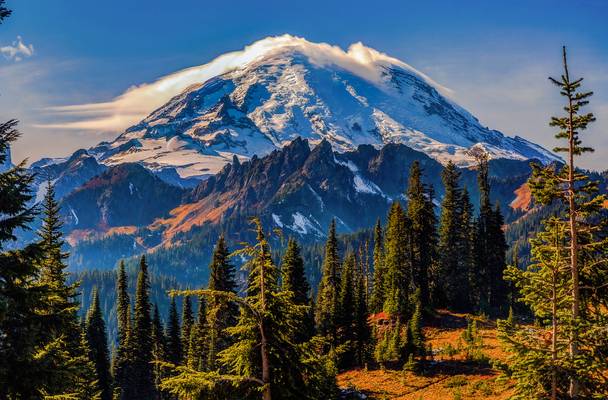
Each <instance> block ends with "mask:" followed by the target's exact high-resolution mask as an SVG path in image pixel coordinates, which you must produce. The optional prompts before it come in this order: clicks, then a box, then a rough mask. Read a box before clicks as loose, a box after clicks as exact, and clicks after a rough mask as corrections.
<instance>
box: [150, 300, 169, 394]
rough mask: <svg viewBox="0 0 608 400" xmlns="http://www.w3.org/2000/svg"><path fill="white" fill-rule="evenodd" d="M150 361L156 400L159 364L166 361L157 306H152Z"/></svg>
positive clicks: (159, 379) (164, 340) (163, 338)
mask: <svg viewBox="0 0 608 400" xmlns="http://www.w3.org/2000/svg"><path fill="white" fill-rule="evenodd" d="M152 360H153V361H155V364H154V386H155V387H156V391H157V393H156V394H157V396H156V399H161V398H162V396H161V393H160V389H159V387H160V384H161V380H162V370H161V366H160V364H159V362H162V361H166V360H167V339H166V338H165V330H164V328H163V323H162V321H161V319H160V312H159V311H158V306H157V305H156V304H155V305H154V316H153V317H152Z"/></svg>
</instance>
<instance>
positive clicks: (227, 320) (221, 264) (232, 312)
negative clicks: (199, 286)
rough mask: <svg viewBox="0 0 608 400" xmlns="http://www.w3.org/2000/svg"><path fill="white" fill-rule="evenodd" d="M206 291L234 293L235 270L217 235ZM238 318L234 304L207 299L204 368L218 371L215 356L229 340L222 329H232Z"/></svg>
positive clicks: (224, 244) (222, 240)
mask: <svg viewBox="0 0 608 400" xmlns="http://www.w3.org/2000/svg"><path fill="white" fill-rule="evenodd" d="M209 271H210V277H209V285H208V288H209V290H217V291H221V292H228V293H236V292H237V285H236V281H235V276H234V275H235V268H234V265H233V264H232V263H231V262H230V250H229V249H228V246H227V245H226V240H225V238H224V235H221V236H220V237H219V239H218V241H217V243H216V245H215V248H214V250H213V256H212V259H211V264H210V265H209ZM238 316H239V310H238V307H237V305H236V304H235V303H234V302H230V301H223V299H220V298H219V297H210V298H208V299H207V325H208V326H207V331H206V335H207V340H208V350H207V351H206V352H205V353H206V355H207V360H206V361H205V364H206V366H207V368H209V369H212V370H213V369H217V368H219V367H220V365H219V362H218V359H217V355H218V354H219V352H221V351H222V350H224V349H226V348H227V347H228V346H229V345H230V344H231V338H230V337H229V335H228V334H227V333H226V328H228V327H230V326H234V325H235V324H236V321H237V319H238Z"/></svg>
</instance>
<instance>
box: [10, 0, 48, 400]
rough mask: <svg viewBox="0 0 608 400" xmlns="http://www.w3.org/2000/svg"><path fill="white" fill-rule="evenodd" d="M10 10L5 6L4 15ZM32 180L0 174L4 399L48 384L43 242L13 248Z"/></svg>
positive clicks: (13, 172)
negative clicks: (40, 281)
mask: <svg viewBox="0 0 608 400" xmlns="http://www.w3.org/2000/svg"><path fill="white" fill-rule="evenodd" d="M7 13H8V10H6V9H0V17H5V16H7ZM16 125H17V121H15V120H11V121H8V122H5V123H1V124H0V164H3V163H4V162H5V161H6V158H7V152H8V151H9V146H10V144H11V143H12V142H14V141H15V140H16V139H17V138H18V137H19V132H18V131H17V129H16V128H15V126H16ZM32 181H33V177H32V175H30V174H29V173H28V172H27V170H26V169H25V164H24V163H20V164H19V165H17V166H14V167H11V168H9V169H8V170H5V171H3V172H0V337H1V338H2V342H1V345H0V398H35V397H36V396H38V395H39V393H38V391H39V389H40V388H41V385H42V383H43V382H41V381H40V379H41V378H40V375H39V374H38V370H37V367H36V363H37V362H36V361H35V359H34V356H35V354H34V352H35V348H36V345H37V344H39V343H38V334H39V333H40V331H39V329H38V326H39V325H38V315H37V310H38V309H39V308H40V307H45V304H44V301H43V298H42V295H41V293H40V290H39V288H38V287H37V286H38V285H36V282H35V280H36V278H37V275H38V269H37V268H36V265H38V261H39V260H40V257H41V249H40V244H39V243H33V244H30V245H27V246H25V247H23V248H12V249H10V250H7V247H9V246H11V244H10V243H9V242H12V241H14V240H16V236H15V232H16V231H17V230H19V229H27V226H28V224H29V223H30V222H31V221H32V219H33V218H34V210H33V209H32V208H31V207H30V206H29V202H30V200H31V199H32V195H31V193H30V191H29V189H28V188H29V187H30V184H31V183H32Z"/></svg>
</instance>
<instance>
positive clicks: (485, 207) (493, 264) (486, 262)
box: [472, 151, 507, 313]
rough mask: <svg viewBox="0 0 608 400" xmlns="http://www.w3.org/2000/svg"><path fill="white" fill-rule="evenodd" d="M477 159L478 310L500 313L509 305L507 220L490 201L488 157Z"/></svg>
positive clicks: (478, 153) (477, 155) (479, 155)
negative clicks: (505, 226)
mask: <svg viewBox="0 0 608 400" xmlns="http://www.w3.org/2000/svg"><path fill="white" fill-rule="evenodd" d="M472 155H473V156H475V158H476V159H477V182H478V185H479V193H480V204H479V218H478V219H477V232H476V242H475V257H476V261H477V266H476V271H477V277H478V279H477V284H476V285H475V287H476V288H478V289H479V290H480V291H479V293H478V296H479V304H478V305H477V306H478V308H479V309H480V310H482V311H491V312H493V313H496V312H499V311H500V310H501V309H504V308H505V305H506V301H507V298H506V295H507V290H506V285H505V283H504V281H503V280H502V279H500V277H502V276H503V273H504V270H505V267H506V263H505V253H506V250H507V246H506V242H505V238H504V232H503V230H502V225H503V219H502V215H501V213H500V208H499V207H498V206H497V207H496V208H494V209H493V208H492V205H491V202H490V180H489V164H488V155H487V154H486V153H485V152H483V151H474V152H472Z"/></svg>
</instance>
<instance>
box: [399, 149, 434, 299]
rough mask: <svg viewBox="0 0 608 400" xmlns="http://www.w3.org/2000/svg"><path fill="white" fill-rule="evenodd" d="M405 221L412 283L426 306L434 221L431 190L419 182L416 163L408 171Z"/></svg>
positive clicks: (420, 177)
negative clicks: (409, 245) (409, 229)
mask: <svg viewBox="0 0 608 400" xmlns="http://www.w3.org/2000/svg"><path fill="white" fill-rule="evenodd" d="M406 194H407V199H408V202H407V217H408V220H409V221H410V224H411V236H410V238H411V250H410V254H411V259H410V263H411V265H412V272H413V283H414V285H415V286H416V287H417V288H420V296H421V301H422V303H423V304H429V299H430V291H429V287H430V282H429V273H430V271H431V270H432V267H433V265H432V264H433V259H434V258H435V245H436V236H437V233H436V227H435V225H436V218H435V211H434V206H433V191H432V187H428V188H427V187H426V185H424V183H423V182H422V171H421V169H420V163H419V162H418V161H417V160H416V161H414V162H413V163H412V167H411V169H410V177H409V183H408V187H407V193H406Z"/></svg>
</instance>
